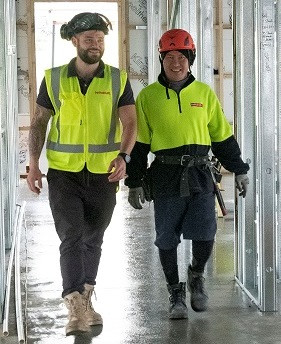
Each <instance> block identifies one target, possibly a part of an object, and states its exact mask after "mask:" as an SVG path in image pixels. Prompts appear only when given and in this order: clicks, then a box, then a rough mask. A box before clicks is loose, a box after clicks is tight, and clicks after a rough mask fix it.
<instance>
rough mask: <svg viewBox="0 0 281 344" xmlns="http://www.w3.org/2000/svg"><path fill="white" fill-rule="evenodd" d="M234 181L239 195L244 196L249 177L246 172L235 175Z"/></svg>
mask: <svg viewBox="0 0 281 344" xmlns="http://www.w3.org/2000/svg"><path fill="white" fill-rule="evenodd" d="M235 183H236V187H237V189H238V190H239V191H240V193H239V196H242V197H243V198H245V197H246V194H247V189H248V184H249V178H248V176H247V174H239V175H238V176H235Z"/></svg>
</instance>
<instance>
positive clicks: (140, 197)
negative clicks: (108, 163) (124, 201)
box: [128, 186, 145, 209]
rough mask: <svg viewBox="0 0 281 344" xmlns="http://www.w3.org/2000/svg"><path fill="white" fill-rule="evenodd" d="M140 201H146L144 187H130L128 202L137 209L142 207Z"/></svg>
mask: <svg viewBox="0 0 281 344" xmlns="http://www.w3.org/2000/svg"><path fill="white" fill-rule="evenodd" d="M140 201H141V203H144V202H145V198H144V191H143V188H142V187H141V186H140V187H137V188H132V189H129V196H128V202H129V203H130V204H131V206H132V207H133V208H135V209H142V205H141V204H140Z"/></svg>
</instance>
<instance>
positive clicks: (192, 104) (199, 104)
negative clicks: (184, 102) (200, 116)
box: [190, 103, 203, 107]
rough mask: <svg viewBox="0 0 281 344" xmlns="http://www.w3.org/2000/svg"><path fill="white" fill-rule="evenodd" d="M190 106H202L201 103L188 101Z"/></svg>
mask: <svg viewBox="0 0 281 344" xmlns="http://www.w3.org/2000/svg"><path fill="white" fill-rule="evenodd" d="M190 106H194V107H203V104H202V103H190Z"/></svg>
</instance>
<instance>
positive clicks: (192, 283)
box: [187, 265, 208, 312]
mask: <svg viewBox="0 0 281 344" xmlns="http://www.w3.org/2000/svg"><path fill="white" fill-rule="evenodd" d="M187 274H188V278H187V288H188V290H189V292H190V304H191V307H192V309H193V310H194V311H195V312H204V311H205V310H206V309H207V307H208V295H207V291H206V289H205V286H204V284H205V278H204V277H203V273H200V272H195V271H192V269H191V265H189V267H188V271H187Z"/></svg>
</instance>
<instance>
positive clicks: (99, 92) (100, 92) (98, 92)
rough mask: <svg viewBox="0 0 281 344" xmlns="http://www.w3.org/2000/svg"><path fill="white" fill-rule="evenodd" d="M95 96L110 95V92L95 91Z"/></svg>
mask: <svg viewBox="0 0 281 344" xmlns="http://www.w3.org/2000/svg"><path fill="white" fill-rule="evenodd" d="M95 94H110V92H109V91H107V92H106V91H95Z"/></svg>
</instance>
